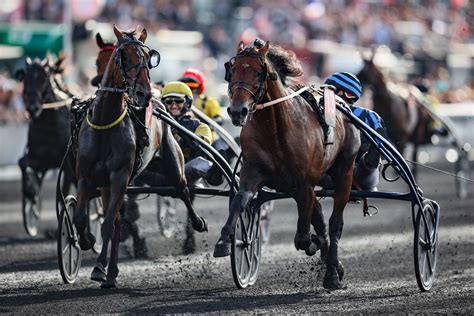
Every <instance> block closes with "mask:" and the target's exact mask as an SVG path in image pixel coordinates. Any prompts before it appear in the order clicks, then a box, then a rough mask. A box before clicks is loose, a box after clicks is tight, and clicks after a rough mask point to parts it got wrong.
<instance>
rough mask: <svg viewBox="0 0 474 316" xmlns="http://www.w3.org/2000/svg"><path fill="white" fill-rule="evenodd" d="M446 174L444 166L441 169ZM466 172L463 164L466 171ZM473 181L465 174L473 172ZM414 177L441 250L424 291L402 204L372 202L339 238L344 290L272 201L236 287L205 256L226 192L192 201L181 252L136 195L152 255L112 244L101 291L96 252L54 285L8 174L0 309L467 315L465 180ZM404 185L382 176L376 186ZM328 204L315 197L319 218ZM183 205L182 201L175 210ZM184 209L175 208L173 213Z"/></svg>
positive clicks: (469, 274) (47, 255) (46, 251)
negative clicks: (188, 244)
mask: <svg viewBox="0 0 474 316" xmlns="http://www.w3.org/2000/svg"><path fill="white" fill-rule="evenodd" d="M441 167H442V168H443V169H445V170H451V169H452V166H449V165H445V166H441ZM472 169H473V168H472V167H471V170H472ZM470 177H471V178H473V173H472V172H471V176H470ZM419 184H420V186H421V187H422V188H423V190H424V192H425V196H427V197H430V198H432V199H434V200H436V201H438V203H439V204H440V205H441V212H442V213H441V215H442V216H441V225H440V231H439V257H438V267H437V276H436V280H435V284H434V285H433V288H432V290H431V291H430V292H428V293H421V292H420V291H419V289H418V286H417V284H416V279H415V274H414V263H413V227H412V221H411V212H410V205H409V203H406V202H396V201H385V200H372V201H371V202H372V203H373V204H375V205H377V206H378V207H379V208H380V213H379V214H378V215H376V216H373V217H370V218H369V217H365V218H364V217H363V216H362V210H361V206H360V205H349V206H348V207H347V209H346V212H345V218H344V219H345V223H344V224H345V226H344V231H343V235H342V239H341V241H340V251H339V255H340V259H341V261H342V263H343V264H344V266H345V271H346V274H345V278H344V282H345V286H346V288H345V289H343V290H338V291H334V292H330V293H329V292H328V291H326V290H324V289H323V287H322V277H323V275H324V273H323V272H324V271H323V270H322V266H321V264H320V262H319V259H318V258H319V254H317V255H316V256H314V257H307V256H305V255H304V253H303V252H297V251H296V250H295V248H294V246H293V237H294V234H295V231H296V205H295V203H294V202H293V201H290V200H287V201H279V202H277V203H276V204H275V210H274V212H273V214H272V222H271V231H272V236H271V241H270V244H269V245H268V246H267V247H266V248H265V249H264V251H263V256H262V262H261V266H260V274H259V278H258V280H257V283H256V284H255V285H253V286H251V287H248V288H247V289H244V290H238V289H236V287H235V285H234V282H233V280H232V273H231V268H230V258H219V259H215V258H213V257H212V251H213V247H214V243H215V242H216V240H217V237H218V234H219V232H220V228H221V225H222V224H223V223H224V221H225V217H226V214H227V207H226V205H227V201H226V199H224V198H210V199H198V201H197V206H198V210H199V211H200V212H201V214H202V215H203V216H205V217H206V218H207V220H208V221H209V233H207V234H200V235H197V239H196V240H197V244H198V251H197V253H196V254H194V255H189V256H182V255H180V251H181V250H180V249H181V244H182V236H183V233H182V232H180V233H179V234H178V237H177V238H176V239H166V238H164V237H163V236H161V234H160V232H159V229H158V226H157V224H156V215H155V214H156V211H155V208H154V203H155V197H150V198H148V199H146V200H143V201H141V202H140V206H141V210H142V216H141V218H140V219H139V220H138V223H139V225H140V226H141V234H142V235H143V236H145V237H146V239H147V246H148V251H149V255H150V259H147V260H136V259H133V258H131V256H130V253H131V250H132V243H131V241H126V242H125V243H124V244H123V245H122V246H121V248H120V249H121V256H120V261H119V269H120V274H119V277H118V282H119V288H118V289H112V290H104V289H101V288H100V287H99V284H97V283H95V282H93V281H90V280H89V275H90V272H91V271H92V267H93V265H94V262H95V258H96V255H94V254H93V253H91V252H88V253H86V254H84V256H83V260H82V267H81V271H80V273H79V276H78V279H77V281H76V283H75V284H72V285H66V284H62V280H61V276H60V274H59V271H58V264H57V258H56V241H55V240H51V239H47V238H45V237H44V234H41V235H39V236H37V237H28V236H27V235H26V233H25V232H24V229H23V227H22V222H21V216H20V215H21V211H20V200H19V199H20V195H19V191H20V189H19V183H18V182H3V183H0V312H6V313H11V312H13V313H22V314H23V313H68V314H70V313H127V312H132V313H160V314H165V313H170V314H173V313H212V312H213V313H248V312H252V313H264V312H272V313H309V312H334V313H341V312H370V313H378V312H384V313H386V312H391V313H393V312H395V313H398V312H410V313H433V312H442V313H468V314H472V313H474V303H473V302H474V285H473V279H474V265H473V263H474V259H473V255H472V254H473V253H474V228H473V227H474V226H473V224H474V213H473V205H474V185H473V184H471V185H470V187H469V196H468V198H467V199H465V200H459V199H458V198H457V197H456V195H455V192H454V180H453V179H451V178H449V177H447V176H445V175H438V174H436V173H433V172H431V171H422V173H421V176H420V179H419ZM403 187H404V186H403V185H395V186H393V185H391V186H388V185H386V184H384V185H383V186H382V189H389V188H390V189H397V190H398V189H400V190H403ZM53 192H54V188H53V181H49V182H48V183H47V185H46V187H45V200H46V201H45V203H44V212H43V214H42V215H43V222H42V231H43V232H44V230H46V229H53V228H54V227H55V225H56V218H55V214H54V212H53V197H54V195H53ZM331 206H332V201H331V200H330V199H326V200H324V201H323V207H324V210H325V211H324V212H325V215H326V222H327V220H328V218H329V215H330V209H331ZM180 209H181V210H182V207H181V208H180ZM181 213H184V212H181Z"/></svg>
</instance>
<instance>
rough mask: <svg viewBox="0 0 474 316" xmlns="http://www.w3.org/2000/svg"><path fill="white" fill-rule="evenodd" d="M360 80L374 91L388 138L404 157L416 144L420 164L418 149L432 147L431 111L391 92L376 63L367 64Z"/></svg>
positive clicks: (410, 98) (375, 104)
mask: <svg viewBox="0 0 474 316" xmlns="http://www.w3.org/2000/svg"><path fill="white" fill-rule="evenodd" d="M357 76H358V77H359V79H360V81H361V83H362V84H363V85H364V89H365V88H367V87H370V88H371V90H372V100H373V105H374V108H373V110H374V111H375V112H377V113H378V114H379V115H380V116H381V117H382V119H383V120H384V122H385V124H386V128H387V137H388V138H389V139H390V140H391V141H392V142H393V143H394V144H395V147H396V148H397V150H398V151H399V152H400V153H402V154H403V152H404V151H405V148H406V146H407V144H408V143H409V142H411V143H413V144H414V146H415V150H414V151H413V160H414V161H416V156H417V147H418V145H422V144H426V143H429V142H430V139H431V136H432V133H431V132H430V131H429V130H428V126H429V122H430V120H431V117H430V115H429V113H428V111H427V110H426V109H425V108H424V107H423V106H421V105H420V104H418V102H417V101H416V99H415V98H414V97H413V96H411V95H409V94H407V95H406V96H405V97H402V96H401V95H399V94H395V93H393V92H392V91H390V90H389V89H388V87H387V82H386V80H385V77H384V75H383V73H382V71H380V69H378V68H377V66H375V64H374V63H373V61H372V60H364V67H363V68H362V70H361V71H360V72H359V74H358V75H357Z"/></svg>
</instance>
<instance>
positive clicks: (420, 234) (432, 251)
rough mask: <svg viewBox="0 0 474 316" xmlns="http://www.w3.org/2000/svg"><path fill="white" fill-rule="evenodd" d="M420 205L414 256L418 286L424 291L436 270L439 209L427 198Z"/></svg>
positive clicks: (429, 285) (429, 287) (431, 282)
mask: <svg viewBox="0 0 474 316" xmlns="http://www.w3.org/2000/svg"><path fill="white" fill-rule="evenodd" d="M436 206H437V205H436ZM422 207H423V208H422V209H420V210H418V213H417V215H416V222H415V241H414V257H415V274H416V281H417V283H418V287H419V288H420V290H421V291H422V292H426V291H429V290H430V289H431V286H432V285H433V281H434V278H435V272H436V261H437V255H438V227H437V223H438V215H439V214H438V212H439V209H438V208H437V207H436V208H434V206H433V203H432V202H431V201H429V200H425V201H423V205H422Z"/></svg>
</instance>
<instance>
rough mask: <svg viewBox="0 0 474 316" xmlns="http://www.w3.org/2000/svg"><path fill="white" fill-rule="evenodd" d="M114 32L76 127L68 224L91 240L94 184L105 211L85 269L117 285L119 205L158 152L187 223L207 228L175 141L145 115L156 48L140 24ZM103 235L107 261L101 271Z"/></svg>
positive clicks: (84, 243) (85, 242) (86, 245)
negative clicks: (73, 200) (90, 265)
mask: <svg viewBox="0 0 474 316" xmlns="http://www.w3.org/2000/svg"><path fill="white" fill-rule="evenodd" d="M114 33H115V36H116V37H117V41H118V43H117V48H116V49H115V50H114V52H113V54H112V57H111V58H110V60H109V62H108V65H107V68H106V71H105V73H104V76H103V78H102V82H101V87H100V88H99V89H98V91H97V94H96V98H95V99H94V101H93V102H92V104H91V106H90V108H89V111H88V113H87V114H86V115H87V116H86V119H85V120H84V122H83V123H82V126H81V128H80V132H79V138H78V152H77V163H76V175H77V177H78V194H77V209H76V211H75V214H74V224H75V225H76V227H77V230H78V233H79V245H80V247H81V249H83V250H87V249H90V248H91V247H92V246H93V244H94V237H93V236H92V235H91V234H90V233H89V232H87V231H86V227H87V216H86V207H87V204H88V202H89V200H90V199H91V198H92V197H93V196H94V194H95V192H96V189H97V188H99V189H100V193H101V197H102V202H103V206H104V210H105V211H106V216H105V219H104V223H103V225H102V232H101V235H102V238H103V246H102V251H101V253H100V255H99V257H98V259H97V265H96V267H95V268H94V270H93V272H92V275H91V278H92V279H93V280H96V281H102V282H103V283H102V285H101V286H102V287H116V286H117V282H116V278H117V275H118V266H117V263H118V246H119V241H120V212H119V210H120V208H121V206H122V203H123V199H124V195H125V193H126V191H127V186H128V184H129V183H130V182H131V181H132V180H133V178H134V177H135V176H136V175H137V174H139V173H140V172H141V171H142V170H143V169H144V168H145V167H146V166H147V165H148V164H149V162H150V161H151V160H152V159H153V158H155V156H156V155H157V154H158V153H159V155H160V157H161V160H160V161H161V162H162V163H163V164H166V166H165V168H166V170H168V174H167V175H169V177H168V179H167V181H168V183H169V184H171V185H173V186H175V187H176V189H177V193H178V196H179V197H180V198H181V199H182V200H183V202H184V203H185V205H186V207H187V208H188V212H189V214H190V218H191V220H192V224H193V228H194V229H195V230H197V231H200V232H203V231H206V230H207V223H206V221H205V220H204V218H202V217H200V216H199V215H198V214H197V213H196V211H195V210H194V209H193V207H192V205H191V202H190V198H189V191H188V190H187V187H186V179H185V177H184V161H183V156H182V153H181V151H180V150H179V146H178V145H177V143H176V142H175V141H174V138H173V137H172V134H171V131H170V128H169V126H168V125H166V124H164V123H163V122H162V121H158V120H157V119H156V118H155V117H153V116H152V115H151V114H152V112H153V107H152V106H151V105H150V102H149V101H150V99H151V87H150V74H149V68H153V67H156V66H157V56H156V55H157V54H158V52H156V51H154V50H150V49H149V48H148V47H147V46H145V44H144V43H145V40H146V37H147V32H146V30H145V29H144V30H142V31H141V32H139V34H137V37H136V35H135V34H136V33H137V32H136V31H127V32H123V31H120V30H119V29H118V28H117V27H116V26H114ZM145 126H146V129H145ZM144 133H145V134H144ZM143 136H146V137H145V138H144V137H143ZM109 241H112V244H111V253H110V264H109V267H108V269H107V274H105V267H106V266H107V252H108V244H109Z"/></svg>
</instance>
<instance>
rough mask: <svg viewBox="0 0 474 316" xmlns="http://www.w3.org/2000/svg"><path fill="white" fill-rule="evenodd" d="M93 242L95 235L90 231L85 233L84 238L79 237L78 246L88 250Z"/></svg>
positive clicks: (92, 245)
mask: <svg viewBox="0 0 474 316" xmlns="http://www.w3.org/2000/svg"><path fill="white" fill-rule="evenodd" d="M94 244H95V237H94V235H92V234H91V233H87V235H86V236H85V237H84V238H79V246H80V247H81V250H84V251H86V250H89V249H91V248H92V247H94Z"/></svg>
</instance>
